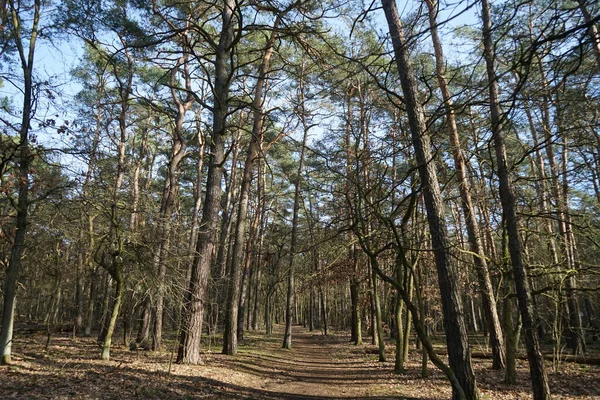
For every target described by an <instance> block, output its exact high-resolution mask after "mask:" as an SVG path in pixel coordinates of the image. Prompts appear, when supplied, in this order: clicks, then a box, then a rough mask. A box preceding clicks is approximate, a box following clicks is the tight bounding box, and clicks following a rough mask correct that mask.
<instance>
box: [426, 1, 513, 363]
mask: <svg viewBox="0 0 600 400" xmlns="http://www.w3.org/2000/svg"><path fill="white" fill-rule="evenodd" d="M425 3H427V8H428V9H429V26H430V28H431V40H432V42H433V48H434V52H435V64H436V72H437V80H438V84H439V86H440V90H441V92H442V99H443V101H444V107H445V110H446V122H447V125H446V127H447V129H448V135H449V137H450V146H451V149H452V156H453V158H454V168H455V170H456V176H457V180H458V189H459V192H460V198H461V206H462V211H463V214H464V216H465V224H466V227H467V236H468V239H469V246H470V247H471V252H472V253H473V262H474V264H475V271H476V272H477V279H478V281H479V290H480V292H481V297H482V300H483V308H484V311H485V316H486V322H487V325H488V330H489V333H490V345H491V347H492V360H493V361H492V368H493V369H502V368H504V366H505V360H504V337H503V334H502V327H501V325H500V318H499V317H498V310H497V308H496V298H495V296H494V288H493V287H492V281H491V279H490V273H489V269H488V266H487V261H486V259H485V255H484V252H483V246H482V245H481V233H480V231H479V228H478V226H479V225H478V222H477V219H476V217H475V211H474V207H473V201H472V200H471V190H470V185H469V180H468V179H467V167H466V163H465V157H464V155H463V151H462V148H461V144H460V139H459V135H458V127H457V124H456V114H455V113H454V104H453V101H452V96H451V94H450V90H449V88H448V83H447V80H446V67H445V62H444V53H443V48H442V43H441V40H440V38H439V33H438V28H437V13H438V11H437V7H439V4H438V3H437V0H425ZM474 322H475V321H474Z"/></svg>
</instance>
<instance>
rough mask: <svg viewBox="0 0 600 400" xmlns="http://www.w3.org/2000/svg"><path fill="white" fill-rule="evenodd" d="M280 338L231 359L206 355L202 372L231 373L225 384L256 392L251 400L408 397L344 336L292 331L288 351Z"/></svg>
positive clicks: (384, 370)
mask: <svg viewBox="0 0 600 400" xmlns="http://www.w3.org/2000/svg"><path fill="white" fill-rule="evenodd" d="M281 337H282V335H276V338H274V339H273V340H270V341H268V342H264V341H263V340H261V341H260V342H256V343H253V342H252V341H250V342H249V343H248V345H247V346H244V347H242V348H241V351H240V354H239V355H238V356H236V357H235V358H231V357H224V356H220V355H212V356H209V357H208V358H209V359H207V363H206V365H207V368H208V370H209V371H205V372H202V374H203V375H205V376H207V375H208V374H207V372H209V373H210V376H207V377H210V378H213V379H216V378H218V377H219V376H220V377H221V379H222V378H223V375H222V373H223V372H225V371H235V373H234V374H233V375H232V376H231V377H230V379H227V381H228V383H230V384H235V385H241V386H245V387H248V388H252V389H253V390H256V391H257V392H255V393H254V394H253V398H263V397H264V398H272V397H274V398H286V399H309V398H314V399H341V398H353V399H360V398H364V399H367V398H368V399H385V398H390V399H391V398H394V399H398V398H408V397H405V396H404V395H403V394H402V390H400V389H401V387H400V385H398V380H399V378H400V377H399V376H398V375H396V374H394V373H393V372H392V371H391V369H390V367H389V364H388V365H385V366H384V365H381V364H379V363H377V362H374V361H373V359H374V356H369V355H367V354H365V352H364V349H353V348H352V346H350V345H349V343H348V341H349V338H348V337H346V336H323V335H322V334H321V333H317V332H308V331H307V330H305V329H303V328H301V327H294V330H293V335H292V339H293V340H292V342H293V344H292V349H290V350H285V349H282V348H281ZM259 343H260V346H259V347H255V346H256V345H257V344H259ZM352 350H355V351H354V352H353V351H352ZM213 373H214V375H213Z"/></svg>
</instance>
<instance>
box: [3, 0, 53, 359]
mask: <svg viewBox="0 0 600 400" xmlns="http://www.w3.org/2000/svg"><path fill="white" fill-rule="evenodd" d="M6 6H7V11H6V12H7V15H8V18H9V21H8V24H9V25H8V30H9V32H10V35H11V41H12V42H13V43H14V46H15V47H16V49H17V53H18V57H19V60H20V68H21V71H22V74H23V75H22V78H23V88H22V93H23V105H22V110H21V122H20V126H18V128H17V130H18V135H19V141H18V150H17V154H16V162H17V164H18V173H17V177H18V178H17V181H18V183H17V187H18V196H17V203H16V208H17V216H16V220H15V226H16V231H15V237H14V240H13V244H12V249H11V253H10V259H9V262H8V269H7V271H6V278H5V280H4V302H3V308H2V330H1V331H0V354H1V357H2V359H1V360H0V363H2V364H10V362H11V354H12V341H13V324H14V320H15V303H16V297H17V279H18V277H19V273H20V270H21V259H22V257H23V252H24V250H25V236H26V232H27V215H28V207H29V185H30V182H29V174H30V171H29V168H30V164H31V149H30V147H29V133H30V129H31V120H32V118H33V116H34V113H35V111H34V103H35V97H34V75H33V70H34V61H35V50H36V45H37V41H38V35H39V30H40V25H39V24H40V18H41V15H42V12H43V10H44V4H43V2H42V1H41V0H33V2H30V3H23V2H16V1H13V0H9V1H7V2H6ZM28 23H29V24H30V26H27V24H28Z"/></svg>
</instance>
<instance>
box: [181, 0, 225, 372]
mask: <svg viewBox="0 0 600 400" xmlns="http://www.w3.org/2000/svg"><path fill="white" fill-rule="evenodd" d="M224 3H225V4H224V6H223V10H222V12H221V16H222V21H223V24H222V29H221V34H220V39H219V43H218V46H217V48H216V49H215V50H216V57H215V71H214V76H215V81H214V93H213V94H214V97H215V99H214V105H213V132H212V136H211V139H212V141H211V145H210V150H211V151H210V154H211V158H210V161H209V167H208V174H207V182H206V197H205V202H204V208H203V212H202V221H201V223H200V227H201V228H200V231H199V232H198V241H197V245H196V255H195V256H194V262H193V265H192V272H191V276H190V281H189V286H188V288H187V290H186V292H185V295H184V300H183V308H182V311H181V313H182V315H181V323H182V327H181V336H180V338H179V346H178V351H177V362H178V363H186V364H199V363H200V361H201V359H200V338H201V336H202V323H203V317H204V302H205V300H206V299H205V297H206V288H207V285H208V275H209V272H210V265H211V261H212V255H213V251H214V249H215V237H216V236H217V227H218V220H219V202H220V197H221V177H222V176H223V160H224V157H225V155H224V136H225V135H226V119H227V114H228V105H229V86H230V78H231V67H230V66H229V65H228V63H229V61H230V60H231V55H232V53H233V45H234V26H235V20H234V18H233V16H234V12H235V9H236V7H237V5H236V2H235V1H234V0H225V2H224Z"/></svg>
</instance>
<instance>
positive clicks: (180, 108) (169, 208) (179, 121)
mask: <svg viewBox="0 0 600 400" xmlns="http://www.w3.org/2000/svg"><path fill="white" fill-rule="evenodd" d="M188 57H189V56H188V53H187V51H186V49H184V55H183V56H181V57H180V58H179V59H178V60H177V63H176V65H175V66H174V67H173V69H171V81H170V85H171V97H172V99H173V102H174V103H175V106H176V109H177V112H176V115H175V121H174V126H173V132H172V136H173V143H172V146H171V154H170V155H169V163H168V166H167V176H166V177H165V183H164V188H163V192H162V198H161V206H160V210H159V214H158V221H157V228H156V247H157V249H156V254H155V256H154V269H155V270H158V282H157V290H156V296H155V299H154V300H155V308H154V329H153V334H152V350H160V348H161V345H162V329H163V314H164V302H165V292H166V289H167V282H166V279H167V260H166V257H167V254H168V250H169V237H170V235H171V220H172V218H173V211H174V210H175V202H176V199H177V195H178V193H179V172H180V169H181V162H182V161H183V158H184V157H185V156H186V151H187V141H186V139H185V137H184V126H183V124H184V122H185V115H186V113H187V111H188V110H189V109H190V108H191V107H192V104H193V103H194V97H193V96H192V94H191V93H192V80H191V76H190V71H189V68H188ZM182 67H183V68H182ZM181 69H182V70H183V76H184V78H185V87H186V89H187V94H186V96H185V98H183V99H182V98H180V96H179V94H178V93H177V90H176V87H177V84H178V82H177V77H178V74H179V72H180V70H181Z"/></svg>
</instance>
